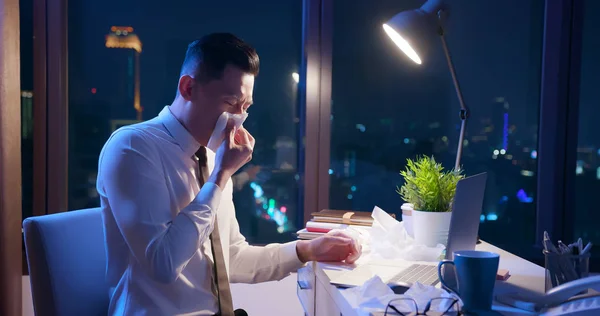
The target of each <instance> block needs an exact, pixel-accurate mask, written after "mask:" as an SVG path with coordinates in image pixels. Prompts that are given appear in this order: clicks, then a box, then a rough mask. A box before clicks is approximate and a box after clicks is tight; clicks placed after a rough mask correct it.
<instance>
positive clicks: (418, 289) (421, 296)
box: [345, 276, 460, 312]
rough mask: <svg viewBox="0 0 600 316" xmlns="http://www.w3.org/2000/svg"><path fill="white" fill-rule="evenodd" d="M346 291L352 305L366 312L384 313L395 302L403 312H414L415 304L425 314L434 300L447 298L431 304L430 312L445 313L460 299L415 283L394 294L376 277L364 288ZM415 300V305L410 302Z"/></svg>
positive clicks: (359, 287) (358, 287)
mask: <svg viewBox="0 0 600 316" xmlns="http://www.w3.org/2000/svg"><path fill="white" fill-rule="evenodd" d="M345 291H346V294H347V297H348V298H349V299H350V300H351V301H352V303H354V304H352V305H354V306H357V307H358V308H359V309H360V310H362V311H365V312H374V311H384V310H385V308H386V307H387V305H388V304H389V303H390V302H391V301H392V300H393V302H394V303H393V304H394V307H396V308H397V309H398V310H400V311H402V312H411V311H414V308H415V303H416V305H417V307H418V308H419V311H420V312H423V310H424V308H425V307H426V306H427V304H428V303H429V302H430V301H431V300H432V299H434V298H447V300H444V299H440V300H434V301H432V303H431V307H430V310H432V311H438V312H443V311H445V310H446V309H447V308H448V307H449V306H450V304H452V302H453V301H454V300H459V301H460V299H459V298H458V297H457V296H456V295H454V294H451V293H448V292H446V291H444V290H442V289H440V288H436V287H434V286H430V285H423V284H421V283H415V284H414V285H413V286H411V287H410V288H409V289H408V290H407V291H406V293H404V294H394V291H392V289H390V287H389V286H387V285H386V284H385V283H383V281H382V280H381V278H379V276H374V277H372V278H371V279H369V280H368V281H367V282H365V283H364V284H363V285H362V286H357V287H353V288H349V289H347V290H345ZM403 298H404V299H409V298H410V299H413V300H414V303H413V302H412V301H410V300H401V299H403Z"/></svg>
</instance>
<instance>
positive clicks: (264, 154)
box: [69, 0, 302, 243]
mask: <svg viewBox="0 0 600 316" xmlns="http://www.w3.org/2000/svg"><path fill="white" fill-rule="evenodd" d="M217 31H218V32H221V31H225V32H232V33H234V34H236V35H237V36H239V37H241V38H242V39H244V40H246V41H248V42H250V43H251V44H252V45H254V46H255V48H256V49H257V51H258V53H259V55H260V58H261V69H260V74H259V76H258V78H257V80H256V83H255V89H254V106H253V107H252V109H251V111H250V116H249V118H248V120H247V121H246V123H245V124H244V126H245V127H246V128H247V129H248V130H249V131H250V133H252V134H253V135H254V137H255V138H256V148H255V153H254V159H253V161H252V162H251V163H252V164H254V165H256V166H259V167H260V170H258V169H257V168H252V166H247V168H246V169H245V171H247V172H248V173H249V174H250V177H248V174H243V175H242V174H238V175H237V176H236V178H235V179H234V181H235V184H236V185H235V187H236V192H235V194H234V201H235V204H236V209H237V210H236V211H237V216H238V220H239V223H240V226H241V231H242V234H244V235H245V236H246V237H247V238H248V240H249V241H250V242H253V243H265V242H274V241H287V240H291V239H293V238H294V235H293V233H294V232H295V231H296V230H297V228H296V224H297V220H296V219H297V215H298V214H302V210H298V209H297V200H298V183H297V181H298V179H300V177H299V176H298V175H297V156H298V146H297V143H298V142H297V132H298V130H299V126H298V124H299V120H298V114H297V112H298V109H297V86H296V82H297V79H298V77H297V73H299V72H300V71H299V67H300V64H301V56H302V55H301V53H302V50H301V49H302V38H301V37H302V1H300V0H296V1H266V0H264V1H250V2H249V1H241V0H238V1H225V2H215V1H212V2H206V1H176V2H173V3H170V4H165V3H163V2H160V3H159V2H156V1H154V2H149V3H143V4H142V3H138V2H136V1H108V2H106V1H100V2H98V1H83V0H77V1H69V115H70V118H69V209H71V210H74V209H81V208H86V207H94V206H98V205H99V199H98V195H97V192H96V189H95V183H96V173H97V165H98V156H99V153H100V150H101V149H102V146H103V145H104V143H105V141H106V140H107V138H108V137H109V135H110V134H111V132H112V131H113V130H115V129H116V128H118V127H120V126H123V125H127V124H131V123H135V122H137V121H138V119H140V117H139V116H140V115H141V119H143V120H147V119H150V118H153V117H155V116H156V115H157V114H158V113H159V111H160V110H161V109H162V108H163V107H164V106H165V105H167V104H171V102H172V101H173V98H174V96H175V90H176V86H177V81H178V79H179V71H180V67H181V63H182V61H183V58H184V55H185V51H186V48H187V44H188V43H189V42H191V41H192V40H194V39H196V38H199V37H201V36H202V35H205V34H208V33H211V32H217ZM114 40H117V41H119V40H121V41H122V42H124V41H127V43H128V44H127V45H126V46H128V47H132V48H109V47H107V46H117V45H112V44H111V41H114ZM138 45H141V53H140V52H137V51H136V50H135V49H133V48H135V47H136V46H138ZM138 73H139V76H138ZM138 80H139V81H138ZM138 84H139V92H138V90H137V89H136V88H137V87H138ZM138 93H139V94H138ZM138 96H139V100H140V102H139V104H140V105H141V108H139V109H141V112H140V111H138V110H136V109H135V108H134V104H136V102H137V101H136V100H138V99H137V98H138ZM246 180H247V181H246Z"/></svg>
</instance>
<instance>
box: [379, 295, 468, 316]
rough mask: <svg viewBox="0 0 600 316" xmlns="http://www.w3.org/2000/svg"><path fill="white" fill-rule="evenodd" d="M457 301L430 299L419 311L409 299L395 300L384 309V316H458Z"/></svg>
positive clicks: (415, 303) (447, 298)
mask: <svg viewBox="0 0 600 316" xmlns="http://www.w3.org/2000/svg"><path fill="white" fill-rule="evenodd" d="M460 310H461V308H460V306H459V300H458V298H455V297H436V298H432V299H431V300H430V301H429V302H427V305H425V308H424V309H423V310H419V307H418V306H417V302H416V301H415V300H414V299H412V298H410V297H402V298H395V299H393V300H391V301H390V302H389V303H388V305H387V307H386V308H385V314H384V316H388V315H390V316H391V315H400V316H415V315H427V316H442V315H443V316H458V315H462V313H461V312H460Z"/></svg>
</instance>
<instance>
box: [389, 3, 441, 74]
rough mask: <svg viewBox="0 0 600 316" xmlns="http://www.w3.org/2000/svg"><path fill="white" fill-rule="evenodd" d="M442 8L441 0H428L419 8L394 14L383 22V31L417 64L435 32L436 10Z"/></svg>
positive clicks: (422, 57)
mask: <svg viewBox="0 0 600 316" xmlns="http://www.w3.org/2000/svg"><path fill="white" fill-rule="evenodd" d="M441 9H442V1H440V0H429V1H427V2H426V3H425V4H423V6H421V8H419V9H414V10H407V11H403V12H400V13H398V14H396V15H395V16H394V17H392V18H391V19H390V20H389V21H387V22H386V23H385V24H383V29H384V31H385V33H386V34H387V35H388V36H389V37H390V39H391V40H392V41H393V42H394V43H395V44H396V46H398V48H400V50H402V52H404V53H405V54H406V55H407V56H408V58H410V59H411V60H412V61H414V62H415V63H417V64H421V63H423V60H424V58H425V56H427V52H428V47H429V45H428V44H430V43H431V38H432V37H435V35H436V34H437V28H438V21H437V15H436V14H437V12H438V11H439V10H441Z"/></svg>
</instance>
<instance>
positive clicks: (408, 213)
mask: <svg viewBox="0 0 600 316" xmlns="http://www.w3.org/2000/svg"><path fill="white" fill-rule="evenodd" d="M400 209H402V222H403V223H404V229H405V230H406V233H407V234H408V236H410V237H412V238H415V235H414V233H413V232H414V230H413V220H412V212H413V205H412V204H410V203H404V204H402V206H401V207H400Z"/></svg>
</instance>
